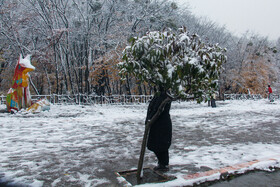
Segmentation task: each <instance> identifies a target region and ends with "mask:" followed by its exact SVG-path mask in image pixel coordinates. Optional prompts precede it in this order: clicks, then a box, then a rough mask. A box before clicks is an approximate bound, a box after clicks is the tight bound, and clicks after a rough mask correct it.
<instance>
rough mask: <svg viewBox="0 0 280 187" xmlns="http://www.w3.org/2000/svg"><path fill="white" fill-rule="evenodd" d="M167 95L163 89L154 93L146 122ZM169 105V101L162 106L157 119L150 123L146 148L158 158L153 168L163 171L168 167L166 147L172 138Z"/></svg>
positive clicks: (167, 147)
mask: <svg viewBox="0 0 280 187" xmlns="http://www.w3.org/2000/svg"><path fill="white" fill-rule="evenodd" d="M167 97H168V95H167V94H166V93H165V92H164V91H161V92H160V93H157V94H155V96H154V97H153V99H152V100H151V102H150V104H149V107H148V112H147V117H146V122H147V120H151V119H152V117H153V116H154V114H155V113H156V112H157V110H158V108H159V106H160V105H161V103H162V102H163V101H164V100H165V99H166V98H167ZM170 107H171V101H169V102H168V103H167V104H166V105H165V106H164V109H163V111H162V113H161V114H160V115H159V117H158V119H157V120H156V121H155V122H154V123H153V124H152V125H151V128H150V132H149V136H148V142H147V148H148V149H149V150H151V151H153V152H154V153H155V155H156V157H157V159H158V166H156V167H155V168H154V169H155V170H161V171H165V170H168V169H169V168H168V165H169V153H168V149H169V147H170V145H171V139H172V122H171V118H170V114H169V111H170Z"/></svg>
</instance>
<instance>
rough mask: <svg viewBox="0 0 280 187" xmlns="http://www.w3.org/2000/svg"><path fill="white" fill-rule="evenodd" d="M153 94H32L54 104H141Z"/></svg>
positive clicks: (0, 99)
mask: <svg viewBox="0 0 280 187" xmlns="http://www.w3.org/2000/svg"><path fill="white" fill-rule="evenodd" d="M152 97H153V96H152V95H111V96H98V95H85V94H78V95H57V94H52V95H31V99H32V100H33V101H37V100H39V99H43V98H45V99H48V101H49V102H50V103H52V104H81V105H92V104H101V105H102V104H116V105H117V104H118V105H120V104H140V103H147V102H149V101H150V100H151V99H152ZM0 104H6V96H3V95H2V96H0Z"/></svg>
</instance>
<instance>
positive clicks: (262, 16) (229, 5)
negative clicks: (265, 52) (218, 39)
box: [178, 0, 280, 40]
mask: <svg viewBox="0 0 280 187" xmlns="http://www.w3.org/2000/svg"><path fill="white" fill-rule="evenodd" d="M178 1H179V2H180V3H184V4H189V6H190V8H191V12H193V13H194V14H195V15H197V16H206V17H208V18H209V19H210V20H212V21H214V22H217V23H218V24H219V25H221V26H223V25H225V26H226V28H227V29H228V30H229V31H231V32H232V33H234V34H236V35H238V36H240V35H241V34H242V33H245V32H246V31H247V30H250V31H252V32H253V33H256V34H259V35H262V36H268V38H269V39H271V40H276V39H278V37H280V0H178Z"/></svg>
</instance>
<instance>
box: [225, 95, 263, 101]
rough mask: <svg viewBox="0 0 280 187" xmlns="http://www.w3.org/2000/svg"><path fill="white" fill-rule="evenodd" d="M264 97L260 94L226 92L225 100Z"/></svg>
mask: <svg viewBox="0 0 280 187" xmlns="http://www.w3.org/2000/svg"><path fill="white" fill-rule="evenodd" d="M262 98H263V97H262V96H261V95H260V94H224V99H225V100H248V99H252V100H257V99H262Z"/></svg>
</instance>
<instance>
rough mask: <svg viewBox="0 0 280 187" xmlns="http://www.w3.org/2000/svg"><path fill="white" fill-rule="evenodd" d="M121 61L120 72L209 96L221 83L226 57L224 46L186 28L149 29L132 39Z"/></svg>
mask: <svg viewBox="0 0 280 187" xmlns="http://www.w3.org/2000/svg"><path fill="white" fill-rule="evenodd" d="M130 42H131V46H127V47H126V48H125V50H124V54H123V62H121V63H119V64H118V67H119V69H120V74H121V76H122V77H123V78H125V77H126V75H132V76H135V77H136V78H137V79H138V80H140V81H142V82H148V83H151V84H152V85H154V86H156V87H158V88H159V87H163V88H164V90H166V91H170V93H172V94H173V95H175V96H176V97H180V98H186V97H189V96H190V95H193V96H194V98H196V99H197V101H198V102H201V101H203V100H205V99H207V98H208V97H209V96H211V94H213V93H214V92H215V91H216V89H217V86H218V84H217V83H218V78H219V72H220V70H221V67H222V63H224V62H225V61H226V57H225V55H224V52H225V49H222V48H221V47H219V46H218V44H215V45H212V44H208V43H204V42H202V40H201V39H200V37H199V36H198V35H195V34H194V35H190V34H189V33H188V32H187V31H186V29H185V28H180V29H178V31H177V32H173V31H172V30H167V31H163V32H158V31H155V32H149V33H147V35H145V36H143V37H134V38H131V39H130Z"/></svg>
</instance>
